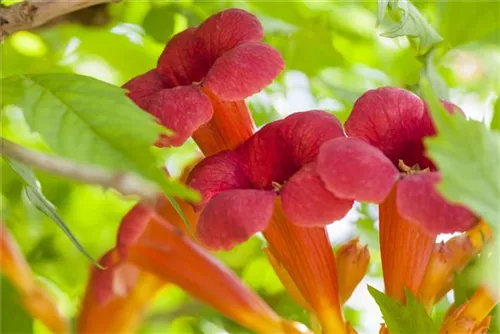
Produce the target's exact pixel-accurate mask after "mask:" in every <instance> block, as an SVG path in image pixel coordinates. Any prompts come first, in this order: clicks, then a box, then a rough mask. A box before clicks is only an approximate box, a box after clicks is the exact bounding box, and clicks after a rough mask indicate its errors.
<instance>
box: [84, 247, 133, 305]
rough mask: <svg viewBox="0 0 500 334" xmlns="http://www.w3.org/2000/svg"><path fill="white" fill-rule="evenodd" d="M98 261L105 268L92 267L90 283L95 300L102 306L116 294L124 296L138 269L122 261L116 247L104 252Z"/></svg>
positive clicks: (131, 286)
mask: <svg viewBox="0 0 500 334" xmlns="http://www.w3.org/2000/svg"><path fill="white" fill-rule="evenodd" d="M99 263H100V264H101V265H102V266H103V267H104V268H105V269H98V268H92V270H91V278H90V279H91V282H90V284H92V288H93V291H94V294H95V297H96V299H97V302H98V303H99V304H100V305H103V306H104V305H106V304H107V303H108V302H110V301H111V300H113V299H114V297H116V296H122V297H125V296H126V295H127V294H128V293H129V292H130V291H131V289H133V287H134V286H135V283H136V281H137V278H138V276H139V270H138V269H137V267H135V266H133V265H131V264H129V263H126V262H122V261H121V259H120V255H119V254H118V252H117V251H116V249H112V250H110V251H109V252H107V253H106V254H104V256H103V257H102V258H101V260H100V261H99Z"/></svg>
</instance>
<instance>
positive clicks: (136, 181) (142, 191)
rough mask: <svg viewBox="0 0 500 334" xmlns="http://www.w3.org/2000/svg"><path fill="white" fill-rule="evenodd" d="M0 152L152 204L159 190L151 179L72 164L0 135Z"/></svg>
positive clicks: (54, 172)
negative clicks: (134, 196)
mask: <svg viewBox="0 0 500 334" xmlns="http://www.w3.org/2000/svg"><path fill="white" fill-rule="evenodd" d="M0 149H1V151H0V154H1V155H2V156H6V157H8V158H10V159H13V160H16V161H19V162H21V163H23V164H26V165H28V166H31V167H34V168H36V169H39V170H42V171H45V172H48V173H52V174H56V175H59V176H62V177H65V178H68V179H72V180H75V181H80V182H84V183H88V184H94V185H100V186H103V187H105V188H113V189H115V190H116V191H118V192H119V193H121V194H122V195H136V196H139V197H140V198H142V199H143V200H145V201H146V202H148V203H151V204H154V203H155V202H156V199H157V197H158V193H159V192H160V190H159V188H157V187H156V186H155V185H154V184H153V183H152V182H149V181H147V180H144V179H142V178H140V177H139V176H137V175H135V174H131V173H126V172H115V171H112V170H109V169H106V168H102V167H99V166H95V165H90V164H83V163H76V162H73V161H70V160H66V159H63V158H60V157H57V156H53V155H49V154H45V153H42V152H38V151H34V150H31V149H28V148H25V147H23V146H20V145H18V144H16V143H13V142H11V141H10V140H8V139H5V138H2V137H0Z"/></svg>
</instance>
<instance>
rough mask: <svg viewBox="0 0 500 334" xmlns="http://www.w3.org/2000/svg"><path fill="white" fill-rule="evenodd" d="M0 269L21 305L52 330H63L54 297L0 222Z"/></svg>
mask: <svg viewBox="0 0 500 334" xmlns="http://www.w3.org/2000/svg"><path fill="white" fill-rule="evenodd" d="M0 270H1V272H2V274H4V275H5V276H6V277H7V278H8V279H9V280H10V281H11V282H12V283H13V285H14V286H15V287H16V289H17V291H18V292H19V295H20V297H21V301H22V303H23V306H24V307H25V309H26V310H27V311H28V312H29V313H30V314H31V315H32V316H33V317H34V318H37V319H40V321H42V322H43V323H44V324H45V326H47V327H48V328H49V329H50V330H51V331H53V332H54V333H67V332H68V322H67V320H66V319H65V318H64V317H63V316H62V314H61V313H60V312H59V310H58V309H57V306H56V303H55V300H54V299H53V298H52V296H50V295H49V293H48V292H47V291H46V290H44V289H43V288H42V287H41V286H40V285H39V284H38V283H37V282H36V281H35V279H34V278H33V274H32V273H31V270H30V268H29V266H28V263H27V262H26V260H25V259H24V256H23V254H22V253H21V250H20V249H19V247H18V246H17V244H16V243H15V241H14V239H12V238H11V236H10V235H9V232H8V231H7V228H6V227H5V226H4V225H3V223H1V222H0Z"/></svg>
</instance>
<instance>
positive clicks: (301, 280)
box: [264, 199, 346, 333]
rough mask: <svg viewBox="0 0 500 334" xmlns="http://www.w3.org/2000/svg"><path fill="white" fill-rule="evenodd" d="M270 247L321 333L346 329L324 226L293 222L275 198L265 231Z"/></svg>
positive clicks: (330, 250)
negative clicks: (305, 225)
mask: <svg viewBox="0 0 500 334" xmlns="http://www.w3.org/2000/svg"><path fill="white" fill-rule="evenodd" d="M264 236H265V237H266V239H267V241H268V242H269V250H270V252H271V253H272V254H273V256H274V257H275V258H276V259H277V260H278V261H279V262H280V263H282V264H283V266H284V268H285V269H286V271H287V272H288V274H289V275H290V277H291V278H292V279H293V280H294V282H295V284H296V286H297V288H298V289H299V291H300V292H301V294H302V296H304V298H305V299H306V301H307V302H308V304H309V305H310V306H311V308H312V309H313V310H314V312H315V313H316V314H317V317H318V319H319V321H320V323H321V326H322V329H323V332H324V333H345V331H346V329H345V324H344V320H343V318H342V311H341V308H340V300H339V290H338V282H337V270H336V266H335V257H334V255H333V251H332V248H331V246H330V242H329V240H328V235H327V232H326V229H325V228H315V227H312V228H304V227H299V226H297V225H294V224H293V223H292V222H290V221H289V220H288V218H287V217H286V216H285V214H284V213H283V209H282V206H281V201H280V200H279V199H277V200H276V205H275V210H274V215H273V218H272V221H271V223H270V224H269V227H268V228H267V229H266V230H265V231H264Z"/></svg>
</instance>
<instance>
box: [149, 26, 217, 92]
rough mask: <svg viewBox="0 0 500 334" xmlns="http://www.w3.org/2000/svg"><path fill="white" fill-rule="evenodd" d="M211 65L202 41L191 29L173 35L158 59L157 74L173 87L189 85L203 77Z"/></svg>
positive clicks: (193, 28)
mask: <svg viewBox="0 0 500 334" xmlns="http://www.w3.org/2000/svg"><path fill="white" fill-rule="evenodd" d="M211 65H212V63H211V62H210V59H209V54H208V53H207V50H206V48H205V45H204V43H203V41H202V40H201V39H200V38H198V37H196V28H195V27H191V28H188V29H186V30H184V31H183V32H181V33H179V34H177V35H175V36H174V37H173V38H172V39H171V40H170V41H169V42H168V44H167V45H166V46H165V49H164V50H163V53H162V54H161V56H160V58H159V59H158V66H157V68H158V72H160V74H161V75H163V76H164V77H165V78H166V79H167V80H168V81H169V82H171V83H172V85H173V86H181V85H190V84H192V83H193V82H198V81H201V80H202V79H203V77H205V75H206V74H207V72H208V70H209V69H210V66H211Z"/></svg>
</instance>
